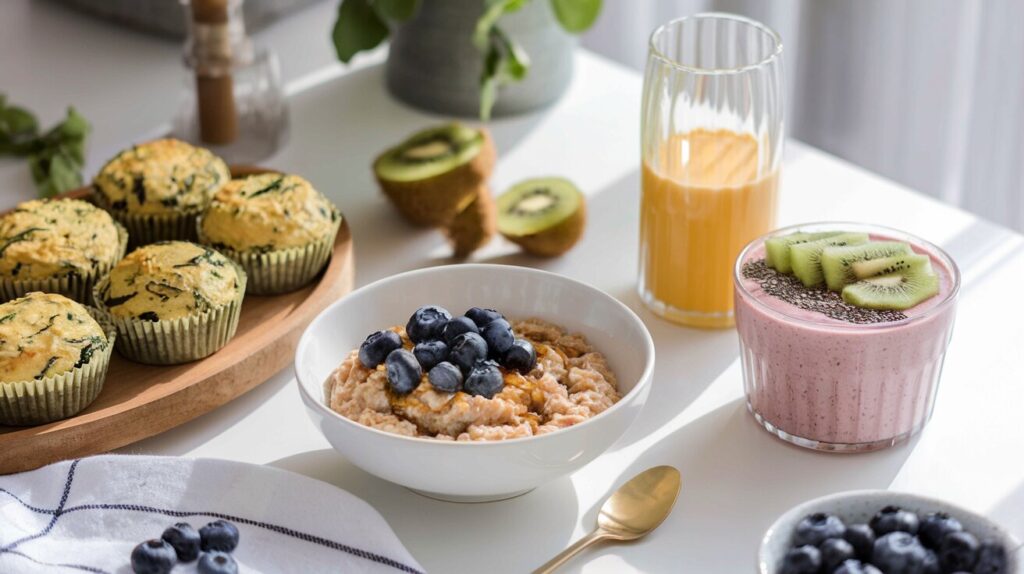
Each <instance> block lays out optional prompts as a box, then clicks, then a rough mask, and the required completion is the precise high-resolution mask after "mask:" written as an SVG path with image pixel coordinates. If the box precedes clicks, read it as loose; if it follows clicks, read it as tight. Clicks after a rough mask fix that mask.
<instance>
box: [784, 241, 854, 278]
mask: <svg viewBox="0 0 1024 574" xmlns="http://www.w3.org/2000/svg"><path fill="white" fill-rule="evenodd" d="M867 242H868V236H867V234H866V233H840V234H839V235H833V236H831V237H826V238H824V239H818V240H816V241H809V242H807V243H798V244H796V245H793V246H792V247H790V248H789V258H790V264H791V265H792V266H793V274H794V275H796V276H797V279H799V280H800V281H801V282H802V283H803V284H804V286H806V287H814V286H817V285H821V284H822V283H824V282H825V272H824V271H823V270H822V268H821V253H822V252H823V251H825V248H826V247H834V246H843V245H860V244H862V243H867Z"/></svg>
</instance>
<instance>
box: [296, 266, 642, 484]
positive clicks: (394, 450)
mask: <svg viewBox="0 0 1024 574" xmlns="http://www.w3.org/2000/svg"><path fill="white" fill-rule="evenodd" d="M529 320H539V321H543V322H545V323H547V324H550V325H557V326H558V327H559V328H560V329H562V330H564V332H565V333H568V334H573V335H579V336H581V337H582V338H584V339H585V341H586V343H587V344H588V345H589V346H590V347H592V349H593V350H594V351H596V352H600V354H601V355H603V360H604V361H606V363H602V365H601V366H599V367H593V368H594V369H597V370H600V369H604V368H605V366H604V365H606V367H607V369H608V370H609V371H611V372H612V373H614V386H615V395H616V396H615V400H614V401H605V404H604V407H603V409H602V410H600V411H599V412H597V413H596V414H593V415H591V416H588V417H584V418H583V419H582V420H579V421H577V422H573V423H569V424H567V425H565V426H564V427H563V426H561V425H558V427H559V428H557V429H556V430H553V431H550V432H536V433H534V434H533V435H527V436H523V435H521V434H515V430H516V428H519V429H521V428H522V425H520V426H519V427H515V428H512V429H510V430H509V434H506V435H504V436H502V435H501V433H502V431H503V430H504V427H501V426H495V427H487V428H488V429H489V431H488V432H495V434H494V435H486V436H474V437H471V438H469V439H468V440H467V439H466V437H464V436H463V437H453V436H451V435H449V436H445V437H439V436H436V435H434V434H432V433H434V432H435V429H433V428H432V426H431V425H435V424H437V425H442V426H445V425H446V424H447V418H446V417H448V416H450V415H451V416H453V418H454V415H456V414H458V412H457V409H459V408H462V406H463V405H465V404H472V405H474V406H473V407H471V409H466V412H474V413H476V412H480V411H479V409H484V408H488V409H489V408H492V407H494V408H499V407H497V405H496V404H494V405H492V404H490V403H498V402H499V400H498V399H500V398H501V396H503V395H499V394H498V393H501V392H502V387H503V385H512V384H520V383H522V382H523V381H524V380H526V379H527V378H530V379H531V380H532V379H533V378H536V377H537V374H536V373H537V372H538V371H537V370H534V366H536V367H537V369H540V368H541V360H540V352H539V351H538V350H537V349H534V348H533V346H532V345H531V344H530V343H529V341H527V340H524V339H521V338H520V336H519V335H516V334H514V333H513V331H512V329H511V327H510V325H514V324H516V323H517V321H529ZM357 350H358V354H357V353H356V351H357ZM549 352H550V350H549ZM563 357H564V355H563ZM566 360H567V361H568V359H566ZM345 361H347V363H346V362H345ZM588 368H591V367H588ZM576 370H577V369H576V368H575V367H573V368H572V369H571V371H572V372H573V374H575V372H576ZM653 371H654V342H653V340H652V339H651V336H650V333H649V332H648V331H647V328H646V327H645V326H644V324H643V321H641V320H640V318H639V317H638V316H637V315H636V314H635V313H634V312H633V311H632V310H630V308H629V307H627V306H626V305H624V304H623V303H621V302H620V301H618V300H617V299H615V298H614V297H612V296H610V295H608V294H607V293H604V292H603V291H601V290H599V289H597V288H594V287H592V286H589V285H587V284H585V283H581V282H579V281H575V280H573V279H569V278H567V277H564V276H561V275H557V274H554V273H550V272H546V271H541V270H537V269H530V268H526V267H517V266H511V265H487V264H462V265H450V266H443V267H433V268H427V269H420V270H416V271H410V272H406V273H402V274H399V275H394V276H392V277H388V278H385V279H382V280H380V281H377V282H375V283H372V284H370V285H367V286H365V287H362V288H360V289H357V290H356V291H353V292H352V293H350V294H348V295H347V296H345V297H344V298H342V299H340V300H339V301H337V302H335V303H334V304H332V305H331V306H329V307H327V308H326V309H325V310H324V311H323V312H321V314H320V315H318V316H317V317H316V318H315V319H314V320H313V322H312V323H310V325H309V327H307V329H306V331H305V332H304V333H303V335H302V337H301V339H300V341H299V344H298V346H297V349H296V356H295V373H296V379H297V381H298V386H299V394H300V396H301V397H302V400H303V403H304V404H305V406H306V410H307V412H308V414H309V415H310V417H311V418H312V420H313V423H314V425H315V426H316V427H317V429H318V430H319V431H320V432H321V433H323V435H324V437H326V439H327V440H328V442H330V443H331V445H332V446H333V447H334V449H335V450H337V451H338V452H340V453H341V454H342V455H343V456H345V458H347V459H348V460H349V461H350V462H352V463H353V464H355V465H356V466H358V467H360V468H362V469H363V470H365V471H367V472H369V473H370V474H373V475H375V476H377V477H379V478H381V479H384V480H387V481H389V482H392V483H395V484H399V485H401V486H405V487H407V488H410V489H412V490H414V491H416V492H419V493H421V494H424V495H427V496H430V497H433V498H439V499H443V500H453V501H459V502H480V501H488V500H501V499H505V498H510V497H513V496H517V495H519V494H523V493H525V492H528V491H529V490H531V489H533V488H535V487H537V486H540V485H541V484H544V483H546V482H549V481H551V480H554V479H556V478H559V477H561V476H565V475H567V474H570V473H572V472H574V471H575V470H577V469H579V468H581V467H582V466H584V465H585V464H587V463H588V462H590V461H591V460H593V459H594V458H596V457H597V456H599V455H601V454H602V453H603V452H605V451H606V450H607V449H608V448H609V447H611V446H612V445H613V444H614V443H615V442H616V441H617V440H618V439H619V437H621V436H622V434H623V433H625V432H626V429H627V428H629V426H630V425H631V424H632V423H633V421H634V420H635V419H636V417H637V416H638V414H639V412H640V410H641V408H642V407H643V404H644V402H645V401H646V398H647V395H648V392H649V390H650V384H651V379H652V375H653ZM340 373H346V375H345V376H344V377H343V376H342V375H340ZM352 373H361V375H359V376H361V377H363V379H361V380H360V381H353V379H354V378H356V376H355V375H352ZM592 374H593V373H592ZM384 375H386V380H385V381H384V383H383V385H384V386H383V387H381V386H380V385H376V386H375V385H371V384H368V383H372V382H373V381H380V380H381V379H379V378H378V379H373V380H370V379H369V377H371V376H375V377H382V376H384ZM602 380H603V379H602ZM527 382H529V381H527ZM531 384H532V382H531ZM584 386H586V385H584ZM375 388H377V389H380V388H382V389H383V390H381V391H375V390H373V389H375ZM515 388H516V389H519V388H520V387H515ZM522 388H524V389H526V388H534V389H537V387H528V386H526V387H522ZM587 388H590V387H587ZM593 388H595V389H596V388H597V386H595V387H593ZM604 388H607V386H606V387H604ZM530 392H531V395H530V396H534V397H535V395H534V394H533V393H534V392H535V391H530ZM594 392H596V391H594ZM372 393H376V394H372ZM384 393H386V397H385V396H383V395H384ZM340 395H344V396H346V397H361V398H359V399H358V401H356V400H355V399H353V400H352V402H359V403H361V404H363V405H371V406H370V407H366V406H360V408H361V409H364V410H359V411H358V412H354V413H353V412H346V411H345V408H343V407H338V406H337V403H336V402H332V399H331V397H337V396H340ZM541 396H542V397H546V396H547V395H541ZM589 396H590V397H591V398H592V399H593V400H594V401H601V400H603V399H602V397H599V396H595V395H589ZM439 397H441V398H444V400H441V399H440V398H439ZM451 397H455V398H451ZM460 397H465V398H464V399H463V398H460ZM492 398H493V399H494V400H493V401H492V400H491V399H492ZM570 398H571V397H570ZM364 399H365V400H364ZM456 399H458V400H456ZM482 399H487V400H486V401H484V400H482ZM453 401H454V402H453ZM532 401H533V402H534V403H537V404H540V405H547V404H548V402H547V399H546V398H541V399H538V398H536V397H535V398H533V399H532ZM538 401H539V402H538ZM389 403H390V406H389ZM332 405H335V408H332ZM481 405H484V406H481ZM500 408H504V407H500ZM530 408H531V409H532V408H533V407H530ZM336 409H337V410H336ZM365 409H369V410H371V411H372V412H368V410H365ZM389 409H394V412H390V411H389ZM398 409H402V410H401V411H399V410H398ZM513 412H518V411H513ZM531 413H532V411H531ZM346 414H348V415H351V416H352V418H350V416H346ZM413 415H415V416H413ZM416 417H420V418H416ZM396 418H397V419H401V420H399V421H397V422H396ZM353 419H359V420H353ZM381 421H384V422H383V423H382V422H381ZM439 421H440V422H439ZM489 424H490V423H489ZM395 425H404V427H403V428H404V434H403V432H395V430H396V429H395ZM410 429H412V430H413V431H415V432H412V433H411V434H410ZM417 429H418V430H417ZM397 430H399V431H401V430H403V429H397ZM439 434H440V433H437V435H439ZM441 438H443V439H444V440H440V439H441Z"/></svg>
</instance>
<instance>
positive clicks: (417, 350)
mask: <svg viewBox="0 0 1024 574" xmlns="http://www.w3.org/2000/svg"><path fill="white" fill-rule="evenodd" d="M412 354H413V355H414V356H415V357H416V360H417V361H419V363H420V366H421V367H423V370H424V371H429V370H430V369H433V368H434V365H436V364H438V363H440V362H441V361H444V360H445V359H447V358H448V345H446V344H445V343H444V341H423V342H422V343H416V346H415V347H413V348H412Z"/></svg>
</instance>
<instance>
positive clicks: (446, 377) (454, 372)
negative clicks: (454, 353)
mask: <svg viewBox="0 0 1024 574" xmlns="http://www.w3.org/2000/svg"><path fill="white" fill-rule="evenodd" d="M427 378H428V379H430V384H431V385H433V386H434V388H435V389H437V390H439V391H441V392H444V393H454V392H458V391H459V390H460V389H462V371H460V370H459V368H458V367H456V366H455V365H453V364H451V363H449V362H448V361H444V362H441V363H438V364H437V365H435V366H434V368H433V369H430V372H429V373H427Z"/></svg>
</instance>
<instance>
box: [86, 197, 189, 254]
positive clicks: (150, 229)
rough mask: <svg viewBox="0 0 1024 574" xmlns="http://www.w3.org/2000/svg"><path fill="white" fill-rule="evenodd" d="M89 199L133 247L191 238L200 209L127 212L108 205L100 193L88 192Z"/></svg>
mask: <svg viewBox="0 0 1024 574" xmlns="http://www.w3.org/2000/svg"><path fill="white" fill-rule="evenodd" d="M92 201H93V203H95V204H96V205H98V206H100V207H101V208H103V209H104V210H106V212H107V213H109V214H110V216H111V217H113V218H114V219H116V220H117V222H118V223H120V224H121V225H123V226H124V227H125V229H127V230H128V241H129V247H130V248H132V249H135V248H136V247H141V246H143V245H149V244H150V243H157V242H159V241H174V240H181V241H195V240H196V218H197V217H198V216H199V214H200V213H202V209H192V210H188V211H174V212H169V213H129V212H127V211H120V210H116V209H111V207H110V204H109V203H108V202H107V198H106V197H104V196H103V194H102V193H96V192H95V191H94V192H93V194H92Z"/></svg>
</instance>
